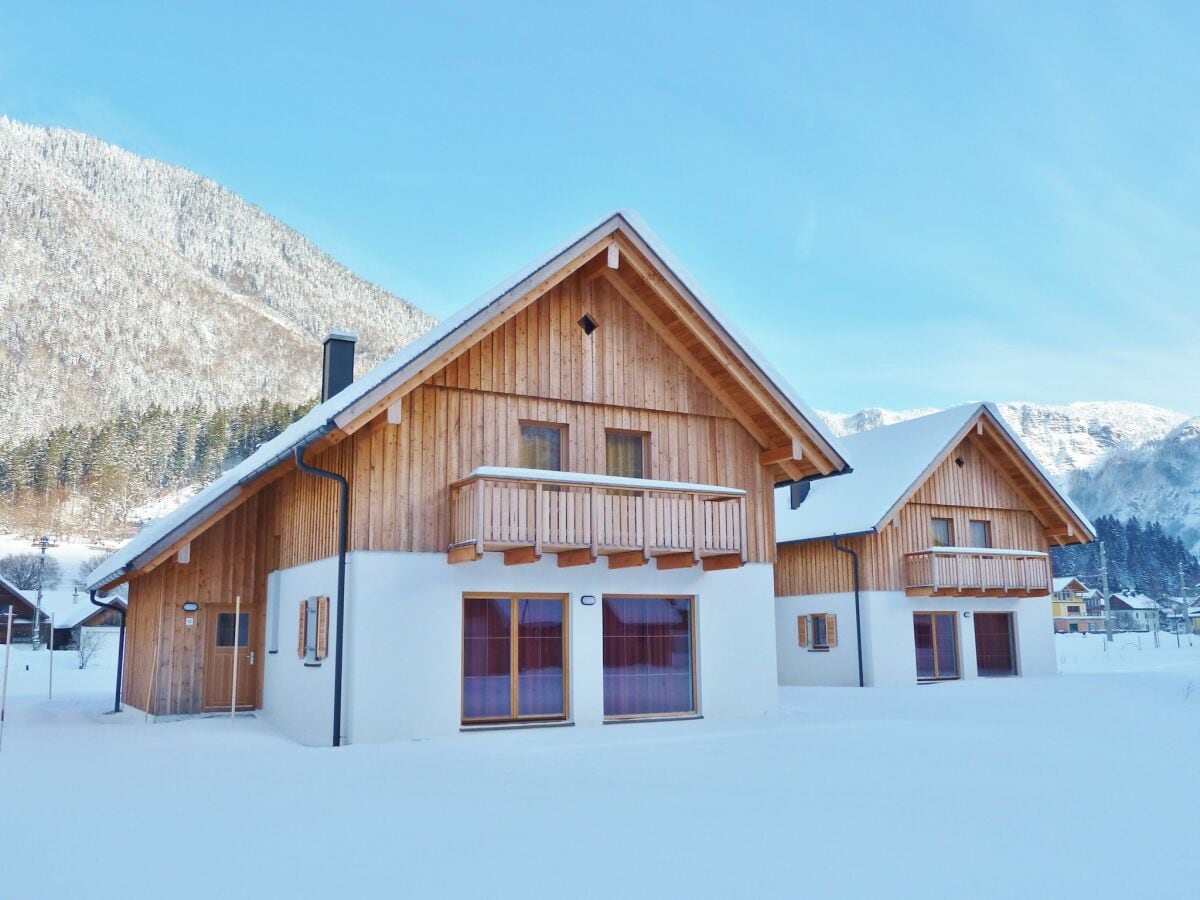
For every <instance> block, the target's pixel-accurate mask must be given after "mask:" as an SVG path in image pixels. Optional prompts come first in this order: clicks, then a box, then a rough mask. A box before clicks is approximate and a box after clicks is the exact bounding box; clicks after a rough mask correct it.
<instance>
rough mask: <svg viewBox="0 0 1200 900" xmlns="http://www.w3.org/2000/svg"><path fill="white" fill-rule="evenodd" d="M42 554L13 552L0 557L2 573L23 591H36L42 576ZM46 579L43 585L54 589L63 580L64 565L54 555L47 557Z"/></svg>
mask: <svg viewBox="0 0 1200 900" xmlns="http://www.w3.org/2000/svg"><path fill="white" fill-rule="evenodd" d="M41 567H42V556H41V554H40V553H12V554H10V555H8V556H5V557H0V575H3V576H4V577H5V578H6V579H8V580H9V581H11V582H12V583H13V584H14V585H16V587H17V588H19V589H20V590H22V591H35V590H37V586H38V578H39V577H40V576H41ZM45 579H46V580H45V581H44V582H43V583H42V587H43V589H45V590H48V591H49V590H53V589H54V588H56V587H58V583H59V581H61V580H62V566H61V565H59V562H58V560H57V559H55V558H54V557H52V556H47V557H46V573H45Z"/></svg>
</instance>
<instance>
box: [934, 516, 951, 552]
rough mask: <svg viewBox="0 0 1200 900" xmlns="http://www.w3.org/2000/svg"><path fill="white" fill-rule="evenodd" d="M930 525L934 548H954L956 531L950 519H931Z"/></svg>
mask: <svg viewBox="0 0 1200 900" xmlns="http://www.w3.org/2000/svg"><path fill="white" fill-rule="evenodd" d="M929 524H930V528H931V534H930V538H931V540H932V541H933V546H934V547H953V546H954V529H953V528H952V527H951V525H952V524H953V523H952V522H951V521H950V520H949V519H930V521H929Z"/></svg>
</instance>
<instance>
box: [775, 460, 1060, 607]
mask: <svg viewBox="0 0 1200 900" xmlns="http://www.w3.org/2000/svg"><path fill="white" fill-rule="evenodd" d="M958 458H961V459H962V460H963V463H964V464H963V465H962V466H961V467H960V466H959V465H958V464H957V463H956V462H955V460H956V459H958ZM818 489H819V488H818ZM803 512H804V507H803V506H801V507H800V510H799V511H798V513H799V514H800V515H803ZM931 518H946V519H950V520H952V522H953V529H954V542H955V543H957V544H960V545H963V544H966V543H967V541H968V539H969V535H970V531H969V529H970V524H969V523H970V521H971V520H972V519H984V520H987V521H989V522H991V530H992V546H993V547H997V548H1004V549H1009V550H1037V551H1040V552H1043V553H1045V552H1049V549H1050V548H1049V540H1048V539H1047V538H1046V537H1045V535H1044V534H1043V533H1042V528H1043V526H1042V523H1041V522H1040V521H1039V520H1038V518H1037V516H1035V515H1034V514H1033V513H1032V512H1031V511H1030V509H1029V507H1028V505H1027V504H1026V503H1025V501H1024V500H1023V499H1022V498H1021V495H1020V494H1019V493H1018V492H1017V491H1016V490H1015V489H1014V488H1013V487H1012V485H1010V484H1009V482H1008V481H1007V480H1006V479H1005V478H1004V477H1003V476H1001V475H1000V473H999V472H997V471H996V469H995V468H993V467H992V465H991V464H990V463H989V462H988V461H987V460H986V459H984V457H983V455H982V454H981V453H980V452H979V451H978V449H976V447H975V446H974V437H973V436H968V437H966V438H964V439H963V441H962V443H960V444H959V446H958V447H957V448H955V451H954V452H953V453H951V454H950V455H949V457H947V459H946V460H945V461H944V462H943V463H942V464H941V465H940V466H938V467H937V469H935V470H934V471H933V472H932V473H930V475H929V477H928V478H927V479H926V481H925V482H924V484H922V485H921V486H920V487H919V488H918V489H917V491H916V492H915V493H914V494H913V497H912V499H911V500H909V502H908V503H906V504H905V505H904V506H903V507H902V508H901V510H900V513H899V515H898V516H897V517H896V521H895V522H894V523H893V524H892V525H889V526H888V527H887V528H885V529H884V530H883V531H882V532H881V533H880V534H876V535H869V536H865V537H859V538H848V539H846V540H844V541H843V543H844V544H845V545H846V546H849V547H852V548H853V549H855V550H857V551H858V552H859V568H860V580H861V587H862V589H863V590H868V591H900V590H904V587H905V584H904V554H906V553H912V552H915V551H917V550H924V549H925V548H927V547H928V546H929V545H930V524H929V520H930V519H931ZM852 589H853V582H852V576H851V570H850V559H849V557H848V556H847V555H846V554H844V553H838V552H837V551H836V550H834V549H833V544H832V542H830V541H812V542H808V543H803V544H785V545H783V546H781V547H779V549H778V560H777V562H776V566H775V595H776V596H777V597H790V596H795V595H801V594H825V593H837V592H843V591H849V590H852Z"/></svg>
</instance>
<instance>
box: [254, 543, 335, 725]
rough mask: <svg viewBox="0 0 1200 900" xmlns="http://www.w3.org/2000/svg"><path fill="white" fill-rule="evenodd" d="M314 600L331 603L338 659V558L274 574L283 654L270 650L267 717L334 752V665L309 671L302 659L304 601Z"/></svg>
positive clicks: (272, 597)
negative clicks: (331, 747)
mask: <svg viewBox="0 0 1200 900" xmlns="http://www.w3.org/2000/svg"><path fill="white" fill-rule="evenodd" d="M276 596H277V597H278V600H277V601H276ZM308 597H329V598H330V615H329V618H330V622H329V648H330V653H331V654H332V652H333V647H334V642H335V641H336V640H337V621H336V618H335V615H334V598H336V597H337V558H336V557H331V558H329V559H323V560H318V561H317V562H313V563H307V564H305V565H303V566H296V567H295V568H292V569H284V570H282V571H279V572H273V573H272V574H271V580H270V582H269V586H268V601H267V602H268V604H274V603H276V602H278V615H279V652H277V653H272V652H270V651H269V649H268V652H267V653H265V654H264V656H265V658H266V659H265V665H266V668H265V669H264V670H263V715H264V716H266V717H267V718H269V719H270V720H271V721H272V722H274V723H275V724H276V725H277V726H278V727H279V729H280V730H281V731H283V732H284V733H285V734H287V735H288V736H290V737H291V738H293V739H294V740H297V741H299V742H300V743H302V744H309V745H311V746H328V745H329V744H330V743H331V742H332V740H333V660H332V659H327V660H325V661H324V662H323V663H322V664H321V665H320V666H317V667H309V666H305V665H304V660H302V659H300V658H299V657H298V656H297V655H296V643H297V638H298V637H299V627H300V612H299V608H300V601H301V600H304V599H306V598H308ZM269 618H270V615H268V619H269ZM269 641H270V635H268V639H267V642H264V646H268V647H269V643H268V642H269Z"/></svg>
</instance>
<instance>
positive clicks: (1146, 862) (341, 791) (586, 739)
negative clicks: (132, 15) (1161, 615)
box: [0, 635, 1200, 898]
mask: <svg viewBox="0 0 1200 900" xmlns="http://www.w3.org/2000/svg"><path fill="white" fill-rule="evenodd" d="M1141 638H1142V649H1138V648H1137V639H1136V637H1134V636H1118V639H1117V641H1116V642H1115V643H1114V644H1113V645H1111V649H1110V650H1108V651H1107V652H1106V651H1105V647H1104V640H1103V637H1102V636H1101V637H1097V636H1086V637H1085V636H1081V635H1070V636H1060V637H1059V638H1058V641H1059V644H1058V650H1059V665H1060V668H1061V669H1062V671H1063V673H1064V674H1063V675H1060V676H1059V677H1057V678H1047V679H1012V680H991V681H987V680H984V681H974V682H970V683H951V684H944V685H937V686H932V687H928V688H919V689H918V688H910V689H904V690H876V689H870V690H857V689H846V688H785V689H782V690H781V692H780V703H781V709H780V712H779V714H778V715H775V716H770V717H767V718H759V719H744V720H735V721H729V720H726V721H719V722H718V721H711V720H710V721H690V722H663V723H642V724H629V725H613V726H605V727H599V728H596V727H593V728H548V729H539V730H528V731H502V732H489V733H475V734H466V735H458V736H454V737H450V738H439V739H433V740H425V741H411V742H405V743H397V744H385V745H358V746H351V747H346V748H342V749H340V750H332V749H310V748H304V747H300V746H297V745H295V744H293V743H291V742H290V741H288V740H285V739H283V738H282V737H280V736H278V735H277V734H275V733H274V732H273V730H272V728H271V726H270V723H269V722H268V721H266V720H264V719H262V718H251V717H242V718H239V719H237V720H236V721H232V722H231V721H230V720H229V719H228V718H226V717H214V718H205V719H193V720H187V721H175V722H161V723H149V724H147V723H145V721H144V717H143V716H142V714H141V713H138V712H125V713H123V714H121V715H119V716H113V715H104V711H105V710H106V709H111V705H112V678H113V673H114V666H115V642H114V641H110V642H109V645H108V646H107V647H106V648H105V650H104V651H103V653H102V655H101V656H98V657H97V658H96V659H95V660H94V661H93V663H92V667H91V668H89V669H88V670H86V671H83V672H81V671H79V670H78V668H76V667H75V664H74V654H72V653H70V652H60V653H58V654H56V662H55V697H54V700H52V701H50V700H47V699H46V695H45V691H46V674H47V673H46V662H45V661H46V658H47V653H46V652H45V651H42V652H41V653H39V654H37V656H36V658H34V655H33V654H32V653H31V652H30V651H29V650H28V648H26V647H22V646H19V645H18V646H17V647H14V650H13V662H12V670H11V672H10V680H9V710H8V722H7V731H6V734H5V736H4V744H3V749H2V750H0V765H2V766H3V771H4V772H5V773H6V777H5V781H6V784H5V791H4V793H3V796H2V799H0V823H2V828H3V834H4V835H5V837H6V838H7V840H5V842H4V843H5V846H6V847H7V851H6V853H5V863H4V864H3V865H2V866H0V897H5V898H9V897H11V898H34V897H89V898H92V897H156V898H158V897H200V896H226V897H248V896H254V897H284V896H286V897H300V896H303V897H322V896H325V897H333V898H341V897H349V896H411V897H419V896H462V897H485V896H493V897H507V896H522V897H529V896H539V897H551V896H588V897H613V896H627V897H640V896H647V897H655V898H664V897H679V896H705V897H737V898H751V897H776V896H778V897H783V896H786V897H795V896H810V897H811V896H851V897H862V896H870V897H917V896H920V897H970V898H977V897H1023V898H1040V897H1046V898H1069V897H1137V898H1146V897H1195V896H1200V868H1198V867H1197V865H1196V860H1195V854H1194V852H1193V851H1192V849H1191V848H1193V847H1194V846H1195V841H1196V835H1197V833H1198V831H1197V829H1198V828H1200V638H1195V637H1193V638H1185V639H1184V643H1185V646H1184V648H1183V649H1182V650H1177V649H1176V647H1175V638H1174V636H1169V635H1163V636H1161V645H1162V646H1161V647H1160V648H1158V649H1155V648H1154V647H1153V637H1152V636H1150V635H1142V636H1141ZM2 649H3V648H0V653H2ZM0 659H2V657H0ZM26 665H29V666H30V669H29V671H26V669H25V667H26ZM1184 848H1188V849H1187V850H1186V851H1185V850H1184Z"/></svg>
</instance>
